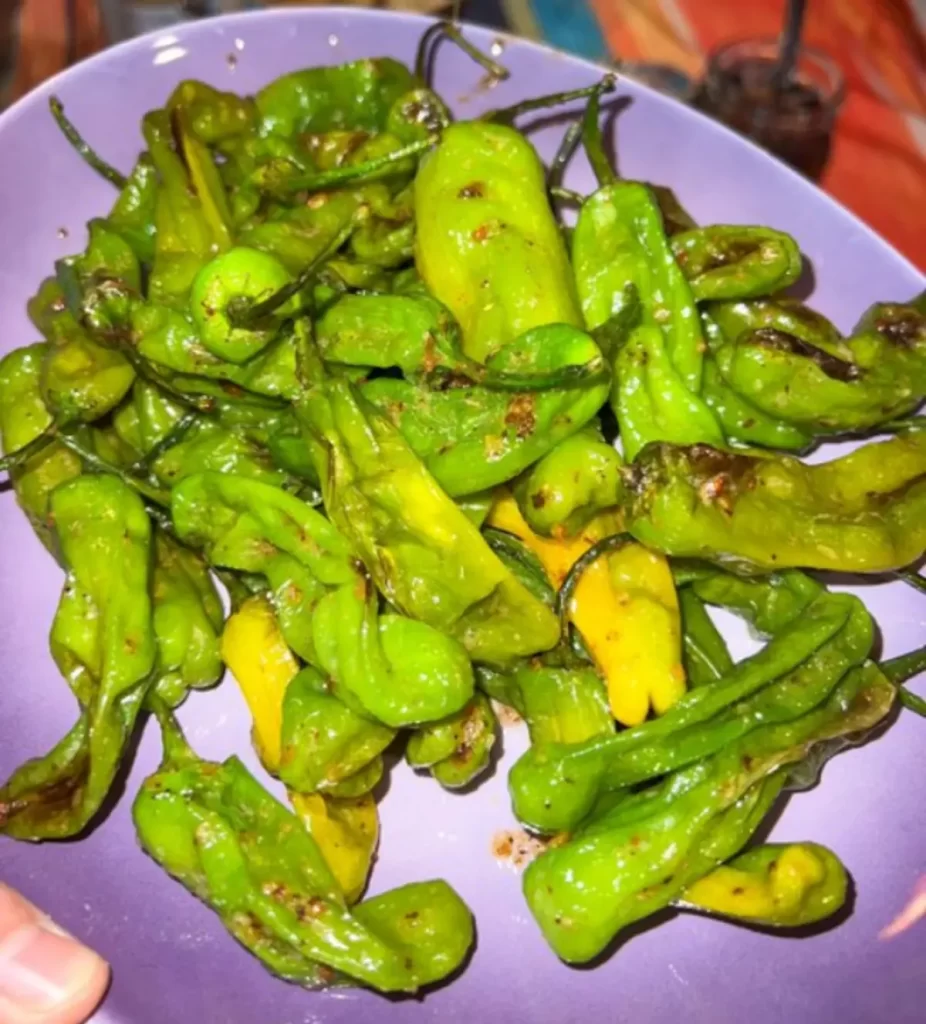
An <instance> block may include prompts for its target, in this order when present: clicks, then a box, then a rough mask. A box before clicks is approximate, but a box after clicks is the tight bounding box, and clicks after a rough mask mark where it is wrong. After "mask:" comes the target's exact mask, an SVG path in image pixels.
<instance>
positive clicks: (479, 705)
mask: <svg viewBox="0 0 926 1024" xmlns="http://www.w3.org/2000/svg"><path fill="white" fill-rule="evenodd" d="M497 727H498V722H497V720H496V718H495V712H494V711H493V710H492V705H491V704H490V703H489V701H488V699H487V698H486V697H484V696H483V695H482V694H481V693H476V694H474V696H473V698H472V700H470V702H469V703H468V704H467V705H466V706H465V707H464V708H461V709H460V710H459V711H458V712H456V714H454V715H450V716H449V717H447V718H442V719H441V720H440V721H438V722H431V723H428V724H427V725H423V726H420V727H419V728H418V729H416V730H415V731H414V732H413V733H412V735H411V737H410V738H409V741H408V746H407V747H406V749H405V759H406V760H407V761H408V763H409V764H410V765H411V766H412V768H427V769H429V770H430V772H431V774H432V775H433V776H434V778H435V779H436V780H437V781H438V782H439V783H440V784H441V785H442V786H443V787H444V788H445V789H459V788H460V787H461V786H467V785H469V784H470V783H471V782H472V781H473V780H474V779H476V778H478V777H479V775H481V774H482V773H483V772H484V771H485V770H486V768H488V766H489V759H490V757H491V754H492V748H493V746H494V745H495V733H496V729H497Z"/></svg>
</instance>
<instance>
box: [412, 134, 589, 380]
mask: <svg viewBox="0 0 926 1024" xmlns="http://www.w3.org/2000/svg"><path fill="white" fill-rule="evenodd" d="M415 221H416V225H417V232H418V233H417V239H416V243H415V262H416V265H417V268H418V272H419V273H420V274H421V277H422V278H423V280H424V282H425V284H426V285H427V288H428V290H429V291H430V292H431V294H432V295H433V296H434V297H435V298H436V299H438V300H439V301H440V302H442V303H443V304H444V305H445V306H447V308H448V309H449V310H450V311H451V313H452V314H453V316H454V317H455V318H456V320H457V321H458V322H459V324H460V327H461V329H462V331H463V347H464V351H465V353H466V354H467V355H468V356H469V357H470V358H472V359H475V360H476V361H478V362H485V361H486V360H487V359H488V357H489V356H491V355H492V354H494V353H495V352H497V351H498V350H499V349H500V348H501V347H502V346H504V345H506V344H508V343H509V342H512V341H514V340H515V339H516V338H518V337H519V336H520V335H522V334H523V333H524V332H525V331H528V330H530V329H531V328H534V327H540V326H545V325H548V324H564V325H568V326H571V327H574V328H579V327H581V325H582V320H581V313H580V311H579V307H578V303H577V301H576V296H575V292H574V289H573V285H572V274H571V272H570V268H569V259H568V256H567V254H566V250H565V247H564V245H563V241H562V237H561V235H560V232H559V227H558V226H557V223H556V220H555V219H554V217H553V213H552V211H551V209H550V206H549V202H548V200H547V195H546V187H545V183H544V172H543V167H542V165H541V163H540V160H539V158H538V156H537V153H536V152H535V151H534V148H533V147H532V146H531V144H530V143H529V142H528V141H527V140H526V139H525V138H524V136H523V135H521V134H520V133H519V132H517V131H515V130H514V129H513V128H509V127H507V126H505V125H500V124H491V123H487V122H481V121H469V122H463V123H460V124H453V125H450V127H448V128H447V129H446V130H445V131H444V133H443V135H442V136H441V140H440V143H439V144H438V145H437V147H436V148H435V149H434V150H433V151H432V152H431V153H430V154H428V155H427V156H426V157H425V158H424V159H423V160H422V163H421V168H420V170H419V172H418V175H417V176H416V178H415Z"/></svg>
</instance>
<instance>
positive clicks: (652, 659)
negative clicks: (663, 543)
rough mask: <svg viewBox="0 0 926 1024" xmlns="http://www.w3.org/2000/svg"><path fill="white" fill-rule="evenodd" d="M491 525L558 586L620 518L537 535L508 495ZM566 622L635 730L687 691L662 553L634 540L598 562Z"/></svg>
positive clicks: (585, 576)
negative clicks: (560, 534) (565, 533)
mask: <svg viewBox="0 0 926 1024" xmlns="http://www.w3.org/2000/svg"><path fill="white" fill-rule="evenodd" d="M488 522H489V525H491V526H494V527H496V528H497V529H500V530H506V531H507V532H509V533H512V534H514V535H515V536H516V537H519V538H520V539H521V540H523V541H524V542H525V543H526V544H527V546H528V547H529V548H530V550H531V551H533V552H534V553H535V554H536V555H537V556H538V557H539V558H540V561H541V562H542V563H543V566H544V569H545V570H546V572H547V575H548V577H549V579H550V582H551V583H552V584H553V586H554V587H555V588H557V589H560V588H561V587H562V585H563V583H564V582H565V580H566V578H567V576H568V575H569V574H570V571H571V570H572V569H573V567H574V566H575V564H576V563H577V562H578V561H579V559H580V558H581V557H582V556H583V555H586V554H587V553H588V551H589V550H590V549H591V548H592V547H593V546H594V545H595V544H596V543H598V542H599V541H601V540H602V539H603V538H604V537H606V536H609V535H612V534H615V533H617V532H619V521H617V520H615V519H614V517H613V516H611V517H609V516H607V515H604V516H599V517H598V518H597V519H593V520H592V521H591V522H590V523H589V524H588V525H587V526H586V527H585V528H584V529H583V530H582V531H580V533H579V534H578V535H577V536H575V537H573V538H562V539H557V538H552V539H548V538H545V537H539V536H537V535H536V534H535V533H534V532H533V531H532V530H531V529H530V527H528V525H527V523H526V522H525V521H524V518H523V517H522V515H521V512H520V510H519V509H518V506H517V503H516V502H515V500H514V498H512V497H511V495H510V494H503V495H502V496H501V497H500V498H498V499H497V500H496V502H495V504H494V506H493V508H492V511H491V513H490V514H489V520H488ZM568 617H569V621H571V622H572V623H573V624H574V625H575V627H576V629H577V630H578V631H579V633H580V635H581V637H582V640H583V642H584V644H585V646H586V648H587V649H588V651H589V654H590V655H591V657H592V659H593V660H594V662H595V664H596V665H597V666H598V669H599V671H600V672H601V674H602V676H603V678H604V679H605V681H606V682H607V686H608V698H609V701H610V705H611V711H612V713H613V714H614V717H615V718H616V719H617V720H618V721H619V722H622V723H623V724H625V725H638V724H639V723H640V722H642V721H643V719H644V718H646V716H647V714H648V713H649V710H650V707H652V708H653V710H655V711H656V713H657V714H662V713H663V712H665V711H666V710H667V709H668V708H670V707H671V706H672V704H673V703H674V702H675V701H676V700H678V698H679V697H680V696H681V695H682V694H683V693H684V692H685V673H684V669H683V668H682V664H681V628H680V622H679V611H678V598H677V596H676V593H675V586H674V584H673V582H672V574H671V572H670V571H669V567H668V563H667V562H666V561H665V559H664V558H663V557H662V556H661V555H658V554H657V553H655V552H652V551H649V550H647V549H646V548H644V547H642V546H641V545H638V544H632V543H631V544H627V545H626V546H624V547H623V548H622V549H621V550H619V551H616V552H613V553H611V554H609V555H607V556H602V557H601V558H599V559H597V560H595V561H594V562H592V564H591V565H589V566H588V567H587V568H585V569H584V571H583V572H582V575H581V577H580V578H579V580H578V582H577V583H576V585H575V589H574V591H573V593H572V595H571V598H570V600H569V604H568Z"/></svg>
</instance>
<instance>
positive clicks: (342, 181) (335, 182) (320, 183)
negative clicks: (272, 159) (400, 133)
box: [270, 136, 437, 195]
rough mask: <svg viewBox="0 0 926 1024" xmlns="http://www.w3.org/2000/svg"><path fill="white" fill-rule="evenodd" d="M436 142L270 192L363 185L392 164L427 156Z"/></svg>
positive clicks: (294, 180) (297, 178) (291, 181)
mask: <svg viewBox="0 0 926 1024" xmlns="http://www.w3.org/2000/svg"><path fill="white" fill-rule="evenodd" d="M435 142H437V139H436V138H435V137H433V136H428V138H426V139H419V140H418V141H417V142H410V143H408V145H407V146H401V147H400V148H399V149H395V150H393V151H392V152H391V153H386V154H384V155H383V156H378V157H377V158H376V159H375V160H367V161H365V162H364V163H361V164H351V165H349V166H347V167H333V168H332V169H331V170H330V171H319V172H317V173H315V174H299V175H294V176H293V177H291V178H286V179H284V180H283V181H281V182H279V183H278V184H276V185H275V186H272V187H271V188H270V191H272V192H280V193H282V194H283V195H288V194H289V193H291V192H321V191H322V190H323V189H327V188H332V187H334V186H339V185H346V184H347V183H348V182H356V181H362V180H363V179H364V178H368V177H369V176H370V175H372V174H376V173H377V172H378V171H381V170H382V169H383V168H384V167H388V166H389V165H390V164H394V163H398V162H399V161H400V160H405V159H406V158H407V157H410V156H417V155H418V154H419V153H423V152H424V151H425V150H426V149H430V148H431V146H433V145H434V144H435Z"/></svg>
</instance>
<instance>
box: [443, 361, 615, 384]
mask: <svg viewBox="0 0 926 1024" xmlns="http://www.w3.org/2000/svg"><path fill="white" fill-rule="evenodd" d="M460 372H462V374H463V375H464V376H465V377H467V378H469V379H470V380H471V381H472V383H473V384H477V385H479V386H480V387H484V388H486V389H487V390H489V391H552V390H554V389H556V388H574V387H579V386H581V385H590V384H597V383H598V382H599V381H603V380H605V379H606V378H607V377H608V374H609V370H608V366H607V363H605V361H604V359H603V358H601V357H600V356H596V357H595V358H594V359H590V360H589V361H588V362H587V363H581V364H574V365H572V366H562V367H560V368H559V369H557V370H548V371H547V372H546V373H509V372H507V371H505V370H498V371H493V370H489V369H486V367H484V366H483V365H482V364H481V363H476V362H473V363H469V362H468V361H467V362H466V364H465V365H464V366H463V367H462V368H461V370H457V369H455V368H451V367H438V368H437V369H436V370H434V371H433V372H432V373H431V374H430V376H431V377H437V378H440V377H441V376H444V377H449V378H451V379H452V378H454V377H456V376H459V374H460Z"/></svg>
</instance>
